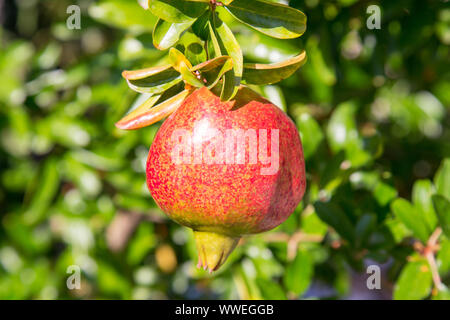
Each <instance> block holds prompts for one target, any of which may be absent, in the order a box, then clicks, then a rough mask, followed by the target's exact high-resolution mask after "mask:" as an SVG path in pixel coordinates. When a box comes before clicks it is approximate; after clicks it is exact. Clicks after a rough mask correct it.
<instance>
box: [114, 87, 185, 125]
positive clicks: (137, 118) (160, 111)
mask: <svg viewBox="0 0 450 320" xmlns="http://www.w3.org/2000/svg"><path fill="white" fill-rule="evenodd" d="M190 93H191V91H189V90H183V91H182V92H180V93H178V94H176V95H174V96H172V97H170V98H168V99H167V100H164V101H162V102H161V103H159V104H157V105H155V106H153V104H154V102H153V101H152V100H150V101H148V100H147V101H148V104H147V102H146V103H144V106H143V107H142V108H141V107H139V108H138V109H137V110H136V111H134V112H132V113H130V114H129V115H127V116H125V118H123V119H122V120H120V121H119V122H117V123H116V126H117V127H118V128H119V129H124V130H134V129H139V128H142V127H146V126H149V125H151V124H153V123H155V122H158V121H159V120H162V119H164V118H165V117H167V116H169V115H170V114H171V113H172V112H174V111H175V110H176V109H177V108H178V107H179V106H180V105H181V104H182V103H183V101H184V99H186V97H187V96H188V95H189V94H190ZM150 99H151V98H150ZM152 103H153V104H152Z"/></svg>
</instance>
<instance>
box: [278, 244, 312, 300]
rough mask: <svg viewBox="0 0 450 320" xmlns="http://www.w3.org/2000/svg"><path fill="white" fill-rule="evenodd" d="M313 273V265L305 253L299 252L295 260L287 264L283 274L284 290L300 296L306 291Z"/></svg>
mask: <svg viewBox="0 0 450 320" xmlns="http://www.w3.org/2000/svg"><path fill="white" fill-rule="evenodd" d="M313 273H314V264H313V261H312V258H311V256H310V255H309V254H308V252H307V251H304V250H299V251H298V252H297V255H296V257H295V259H294V260H293V261H292V262H291V263H289V265H288V266H287V267H286V271H285V273H284V278H283V282H284V285H285V286H286V288H287V289H288V290H289V291H291V292H293V293H294V294H295V295H297V296H300V295H302V294H303V293H305V291H306V290H307V289H308V287H309V285H310V284H311V281H312V277H313Z"/></svg>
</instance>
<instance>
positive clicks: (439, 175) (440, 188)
mask: <svg viewBox="0 0 450 320" xmlns="http://www.w3.org/2000/svg"><path fill="white" fill-rule="evenodd" d="M434 185H435V186H436V191H437V193H438V194H441V195H443V196H444V197H447V199H450V159H449V158H446V159H445V160H444V161H443V162H442V164H441V166H440V168H439V169H438V171H437V172H436V175H435V176H434Z"/></svg>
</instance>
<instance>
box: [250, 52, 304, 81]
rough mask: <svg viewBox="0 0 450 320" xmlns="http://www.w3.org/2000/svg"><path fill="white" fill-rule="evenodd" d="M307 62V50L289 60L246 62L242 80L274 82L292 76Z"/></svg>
mask: <svg viewBox="0 0 450 320" xmlns="http://www.w3.org/2000/svg"><path fill="white" fill-rule="evenodd" d="M305 62H306V52H305V51H303V52H302V53H300V54H299V55H298V56H295V57H293V58H291V59H289V60H286V61H282V62H279V63H273V64H259V63H246V64H244V72H243V76H242V82H243V83H247V84H257V85H264V84H272V83H276V82H279V81H281V80H283V79H286V78H288V77H290V76H291V75H292V74H293V73H294V72H295V71H297V69H298V68H300V67H301V66H302V65H303V64H304V63H305Z"/></svg>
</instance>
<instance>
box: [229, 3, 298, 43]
mask: <svg viewBox="0 0 450 320" xmlns="http://www.w3.org/2000/svg"><path fill="white" fill-rule="evenodd" d="M226 8H227V9H228V11H229V12H230V13H231V14H232V15H233V16H234V17H236V19H238V20H239V21H241V22H243V23H245V24H247V25H249V26H250V27H252V28H254V29H256V30H258V31H260V32H262V33H265V34H267V35H269V36H271V37H275V38H280V39H290V38H297V37H299V36H301V35H302V34H303V33H304V32H305V30H306V16H305V15H304V14H303V12H301V11H299V10H297V9H294V8H291V7H289V6H286V5H283V4H278V3H274V2H270V1H266V0H234V1H233V2H232V3H231V4H230V5H227V6H226Z"/></svg>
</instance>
